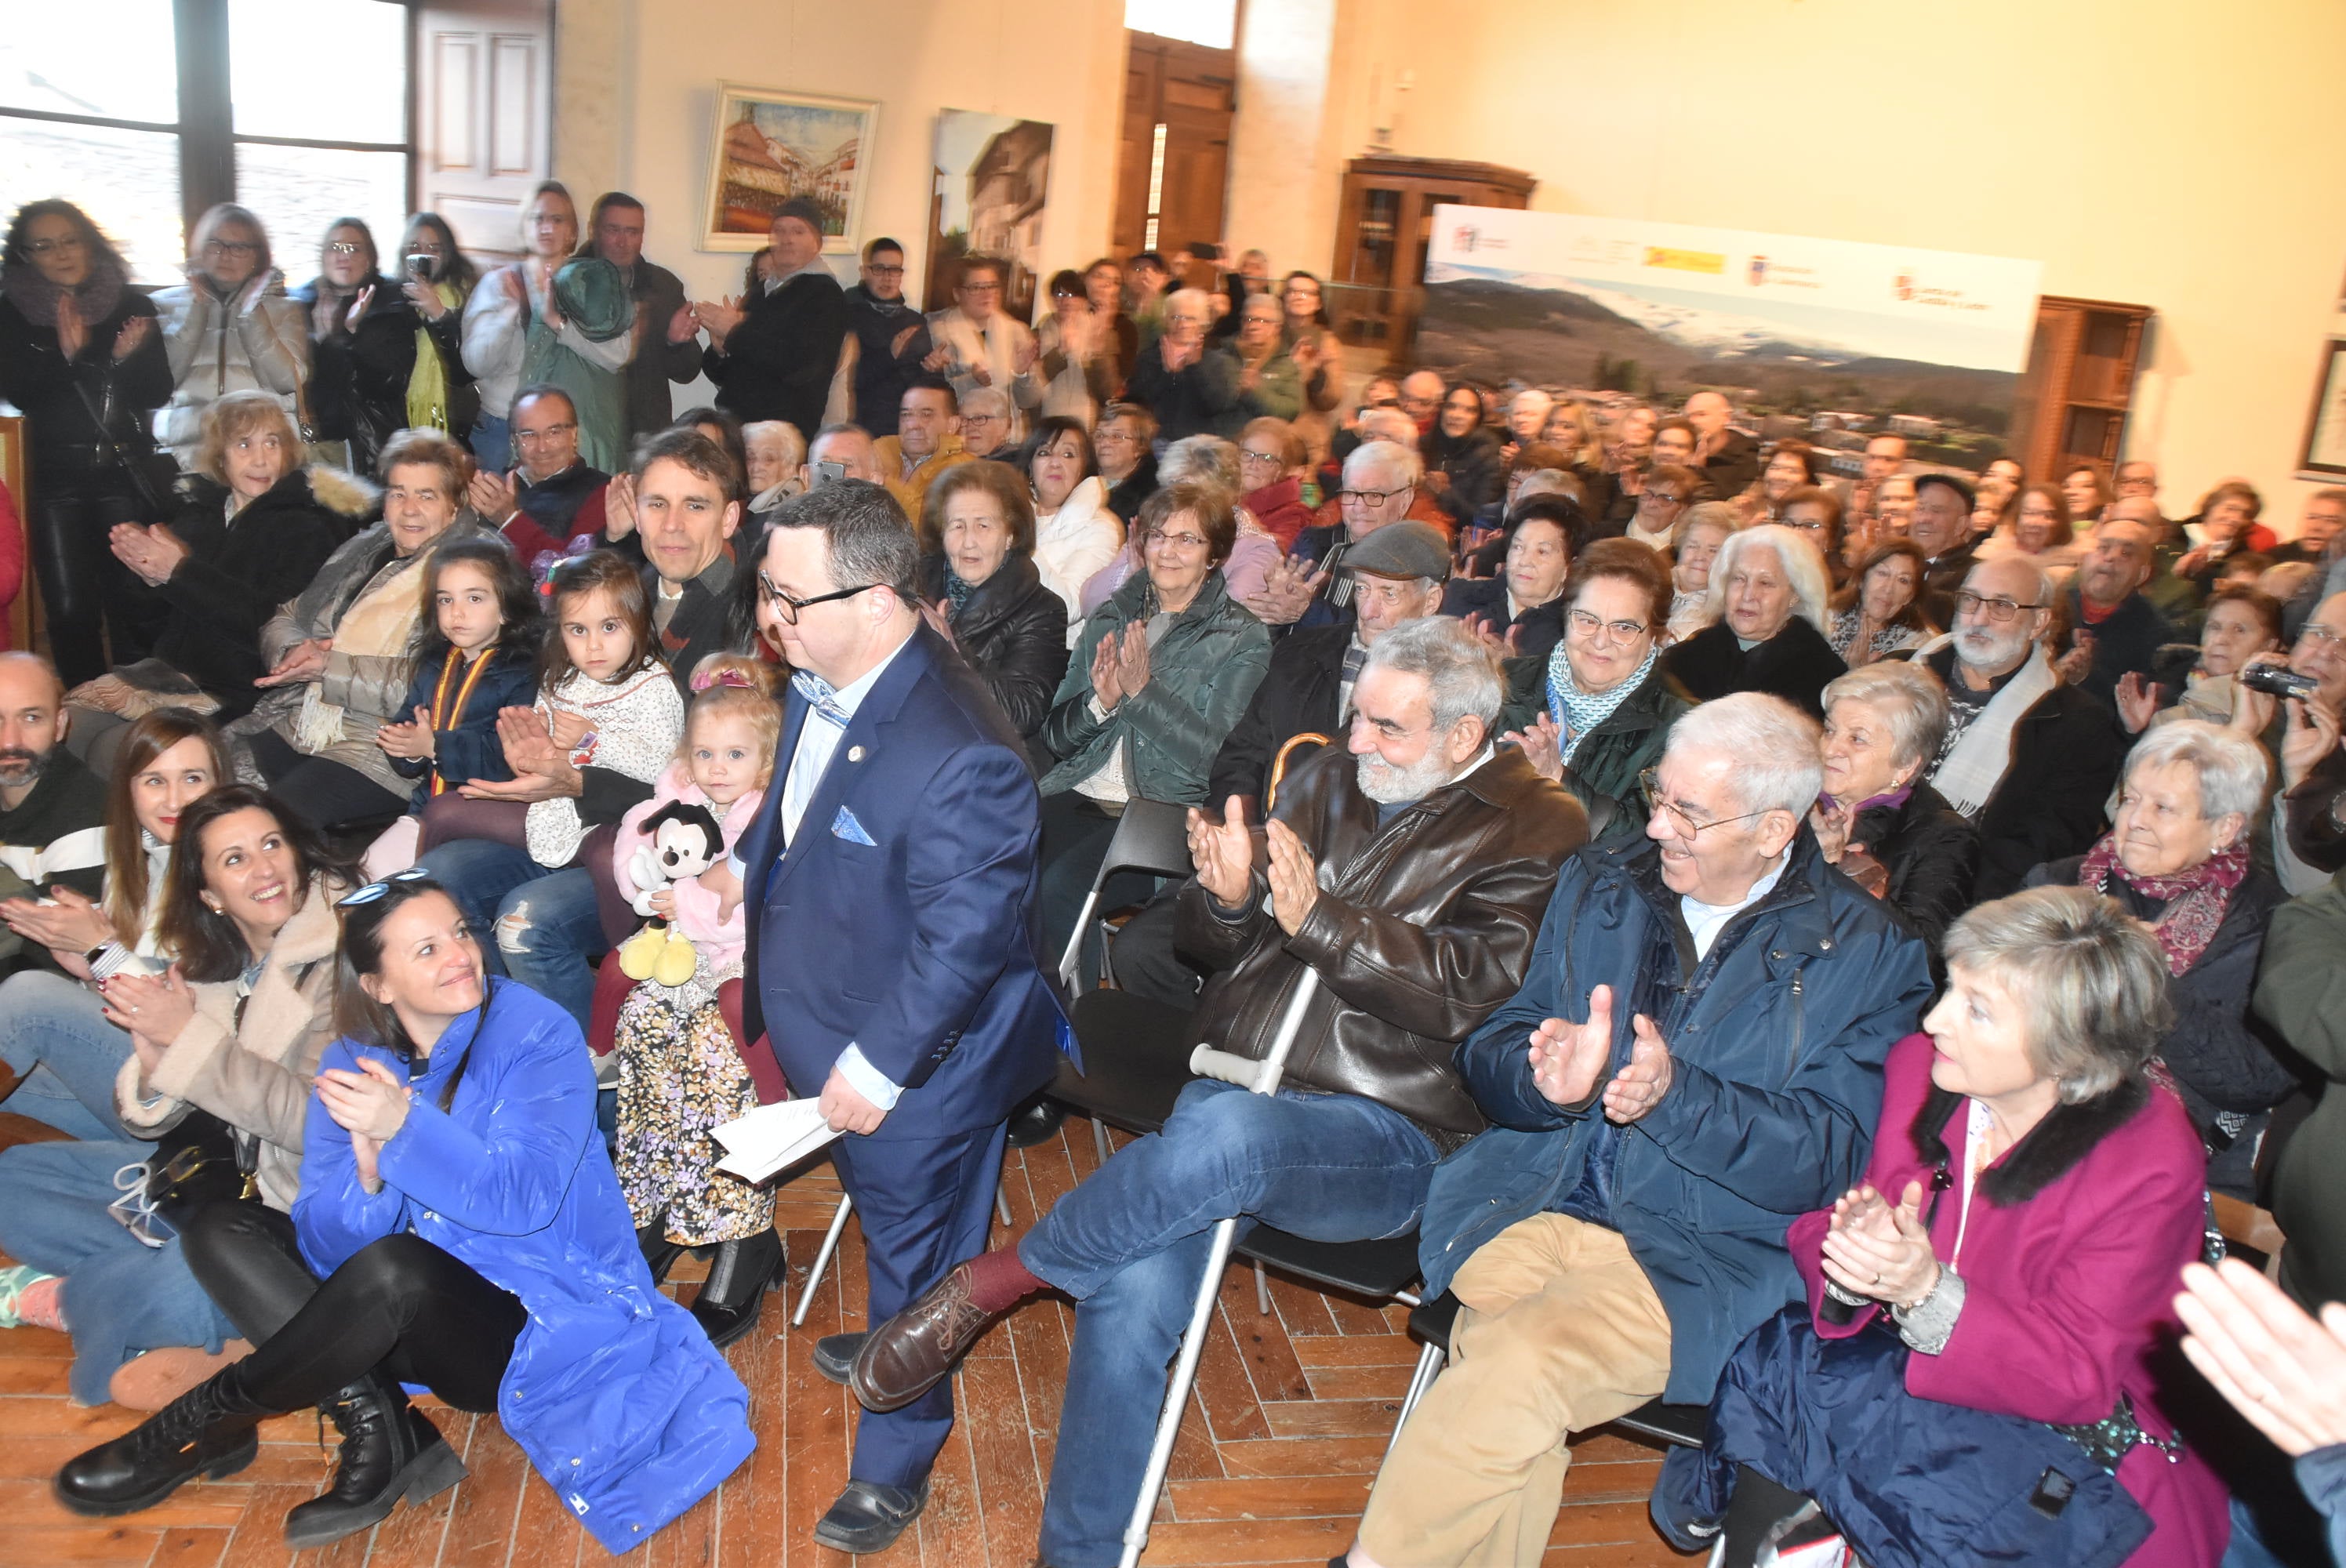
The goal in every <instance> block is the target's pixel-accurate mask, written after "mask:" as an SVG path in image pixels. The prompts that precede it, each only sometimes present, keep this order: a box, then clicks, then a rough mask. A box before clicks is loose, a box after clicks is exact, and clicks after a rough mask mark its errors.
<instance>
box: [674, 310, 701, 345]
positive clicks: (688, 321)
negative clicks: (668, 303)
mask: <svg viewBox="0 0 2346 1568" xmlns="http://www.w3.org/2000/svg"><path fill="white" fill-rule="evenodd" d="M699 334H700V317H699V313H698V312H697V311H694V310H693V308H692V307H691V306H690V305H678V307H677V308H676V314H674V315H672V316H670V317H669V318H668V341H669V342H670V343H671V344H676V343H688V342H690V341H692V340H693V339H694V338H696V337H698V336H699Z"/></svg>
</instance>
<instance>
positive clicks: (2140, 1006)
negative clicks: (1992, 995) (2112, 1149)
mask: <svg viewBox="0 0 2346 1568" xmlns="http://www.w3.org/2000/svg"><path fill="white" fill-rule="evenodd" d="M1698 711H1699V710H1698ZM1680 722H1681V723H1683V722H1684V720H1680ZM1945 952H1946V958H1947V967H1948V968H1950V969H1961V970H1964V971H1966V972H1969V973H1972V974H1976V975H1979V976H1981V977H1983V978H1984V979H1987V980H1991V981H1993V982H1994V983H1996V984H1997V985H2000V986H2002V987H2004V989H2005V990H2007V991H2010V992H2011V993H2013V994H2014V999H2015V1001H2016V1002H2018V1003H2020V1017H2021V1019H2022V1020H2023V1021H2024V1023H2025V1030H2026V1037H2025V1042H2024V1044H2025V1046H2026V1049H2027V1052H2028V1059H2029V1063H2030V1064H2031V1065H2033V1066H2034V1067H2035V1069H2036V1070H2037V1071H2038V1072H2040V1073H2042V1074H2045V1076H2047V1077H2049V1078H2051V1079H2053V1080H2054V1082H2055V1085H2056V1086H2057V1090H2058V1093H2059V1095H2060V1097H2061V1103H2062V1104H2063V1105H2081V1104H2083V1103H2084V1102H2086V1101H2087V1100H2091V1099H2095V1098H2096V1097H2098V1096H2100V1095H2106V1094H2107V1093H2109V1092H2110V1091H2111V1090H2112V1089H2115V1088H2117V1086H2118V1085H2119V1084H2122V1083H2124V1082H2126V1081H2127V1079H2130V1078H2138V1077H2140V1076H2141V1074H2142V1072H2143V1069H2144V1067H2145V1065H2146V1064H2147V1063H2148V1062H2149V1061H2150V1057H2151V1053H2153V1052H2154V1051H2156V1050H2157V1048H2158V1043H2159V1041H2160V1040H2161V1039H2162V1038H2164V1037H2165V1036H2166V1033H2167V1031H2168V1027H2169V1025H2170V1024H2171V1023H2172V1022H2173V1019H2174V1011H2173V1009H2172V1008H2171V1007H2170V1006H2169V1004H2168V999H2167V982H2168V974H2167V958H2166V955H2165V954H2164V953H2163V952H2161V951H2160V950H2159V945H2158V941H2157V938H2156V937H2154V936H2152V935H2151V933H2150V928H2149V927H2148V926H2146V925H2144V924H2143V923H2142V922H2141V921H2138V920H2136V919H2135V918H2133V917H2132V916H2131V915H2129V914H2127V912H2126V911H2124V910H2122V909H2120V908H2119V907H2118V906H2117V904H2116V903H2115V902H2113V901H2111V900H2109V899H2107V898H2105V897H2103V896H2102V895H2101V894H2100V893H2097V892H2096V891H2093V890H2092V889H2090V888H2080V887H2073V886H2055V887H2042V888H2031V889H2029V890H2028V891H2026V892H2019V893H2015V894H2013V895H2012V896H2011V897H2010V898H2003V899H1997V900H1995V901H1993V902H1990V903H1984V904H1981V905H1980V906H1978V907H1977V908H1976V909H1974V910H1972V911H1970V912H1969V913H1967V914H1965V915H1964V917H1963V918H1962V919H1961V920H1958V921H1955V923H1954V924H1953V925H1952V926H1949V927H1948V928H1947V940H1946V947H1945Z"/></svg>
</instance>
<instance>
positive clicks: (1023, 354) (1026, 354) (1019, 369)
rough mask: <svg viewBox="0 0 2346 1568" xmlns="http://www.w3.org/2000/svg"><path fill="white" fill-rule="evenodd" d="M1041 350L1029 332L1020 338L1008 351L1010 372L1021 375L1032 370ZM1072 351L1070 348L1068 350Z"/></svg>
mask: <svg viewBox="0 0 2346 1568" xmlns="http://www.w3.org/2000/svg"><path fill="white" fill-rule="evenodd" d="M1070 352H1072V350H1071V351H1070ZM1041 353H1042V349H1041V347H1040V346H1039V345H1038V344H1037V343H1036V342H1035V339H1034V336H1033V334H1031V333H1030V334H1028V335H1027V336H1025V337H1024V338H1022V339H1020V340H1019V341H1018V344H1017V346H1016V347H1015V348H1014V349H1012V350H1011V351H1010V370H1011V373H1012V374H1014V375H1022V376H1023V375H1025V373H1026V372H1028V371H1031V370H1033V369H1034V368H1035V359H1036V358H1037V356H1039V355H1040V354H1041Z"/></svg>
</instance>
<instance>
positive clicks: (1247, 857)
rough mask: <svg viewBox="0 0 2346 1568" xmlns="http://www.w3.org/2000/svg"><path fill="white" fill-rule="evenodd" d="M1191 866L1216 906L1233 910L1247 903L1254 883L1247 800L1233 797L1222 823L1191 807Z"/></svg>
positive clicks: (1251, 837)
mask: <svg viewBox="0 0 2346 1568" xmlns="http://www.w3.org/2000/svg"><path fill="white" fill-rule="evenodd" d="M1189 863H1190V864H1191V865H1193V866H1195V867H1197V868H1198V885H1199V887H1201V888H1203V889H1205V890H1206V891H1207V892H1208V893H1209V895H1211V897H1212V898H1213V901H1215V902H1216V903H1218V904H1219V905H1221V906H1222V907H1223V908H1224V909H1226V910H1234V909H1237V908H1239V906H1241V905H1243V904H1244V903H1245V902H1246V901H1247V892H1248V890H1249V889H1250V888H1251V887H1252V886H1253V883H1254V834H1253V833H1252V832H1251V831H1250V830H1248V828H1247V820H1246V802H1245V801H1244V800H1242V799H1239V797H1238V796H1236V795H1233V796H1231V797H1230V798H1229V803H1228V804H1227V805H1226V806H1225V807H1224V808H1223V809H1222V820H1220V821H1219V822H1217V821H1215V820H1213V819H1212V818H1210V817H1209V816H1207V815H1206V813H1205V812H1204V811H1202V810H1200V809H1198V808H1197V807H1195V806H1192V807H1190V808H1189Z"/></svg>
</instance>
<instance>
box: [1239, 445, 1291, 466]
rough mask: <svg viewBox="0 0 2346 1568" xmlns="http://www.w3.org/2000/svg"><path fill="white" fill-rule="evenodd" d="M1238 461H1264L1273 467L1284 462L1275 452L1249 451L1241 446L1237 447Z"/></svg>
mask: <svg viewBox="0 0 2346 1568" xmlns="http://www.w3.org/2000/svg"><path fill="white" fill-rule="evenodd" d="M1239 462H1240V463H1269V464H1270V466H1271V467H1273V468H1278V467H1280V466H1283V463H1284V460H1283V459H1282V458H1281V457H1280V455H1279V453H1275V452H1249V451H1248V450H1247V449H1246V448H1245V447H1243V446H1241V447H1239Z"/></svg>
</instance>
